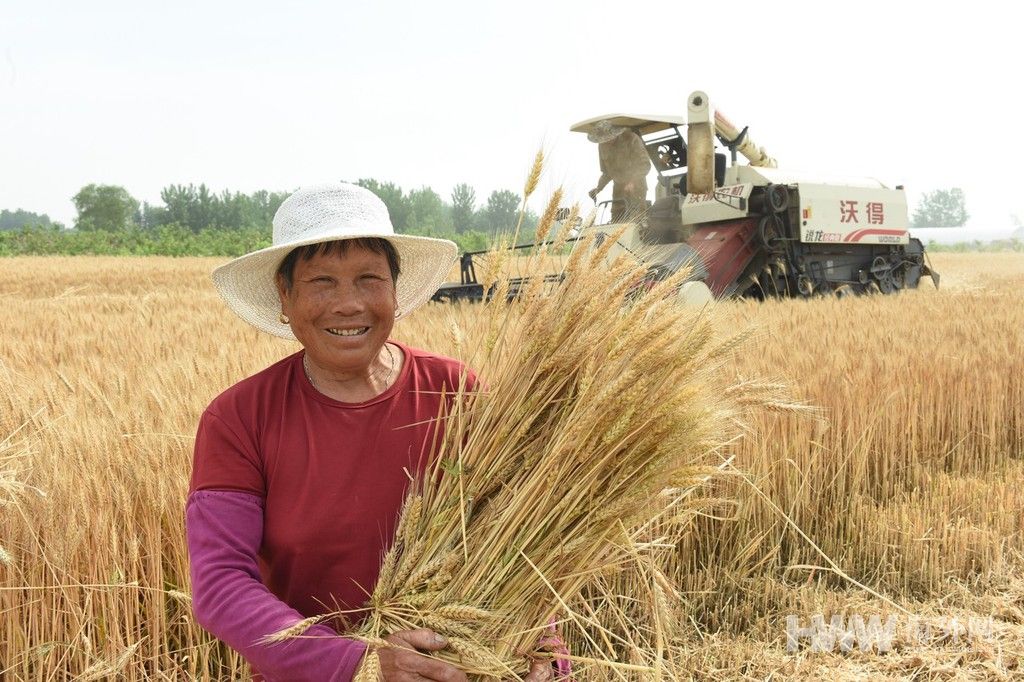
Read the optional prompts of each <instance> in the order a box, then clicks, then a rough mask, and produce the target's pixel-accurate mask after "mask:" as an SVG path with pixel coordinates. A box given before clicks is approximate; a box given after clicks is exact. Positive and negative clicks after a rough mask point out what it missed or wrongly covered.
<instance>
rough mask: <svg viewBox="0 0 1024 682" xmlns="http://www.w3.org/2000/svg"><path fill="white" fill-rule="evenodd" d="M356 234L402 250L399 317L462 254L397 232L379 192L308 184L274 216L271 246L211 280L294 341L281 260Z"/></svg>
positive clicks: (243, 312)
mask: <svg viewBox="0 0 1024 682" xmlns="http://www.w3.org/2000/svg"><path fill="white" fill-rule="evenodd" d="M358 237H378V238H380V239H386V240H387V241H389V242H391V244H392V246H394V247H395V251H397V252H398V257H399V259H400V264H401V273H400V274H399V275H398V280H397V282H396V283H395V295H396V297H397V298H398V307H397V308H396V312H395V317H396V318H399V317H402V316H404V315H407V314H408V313H409V312H411V311H412V310H414V309H415V308H417V307H419V306H420V305H422V304H424V303H426V302H427V301H428V300H429V299H430V297H431V296H432V295H433V294H434V292H435V291H437V288H438V287H439V286H441V284H442V283H443V282H444V280H445V277H446V276H447V274H448V271H449V270H450V269H451V267H452V265H453V264H454V263H455V259H456V258H457V256H458V247H456V245H455V243H454V242H450V241H448V240H447V239H432V238H430V237H416V236H412V235H405V234H395V228H394V226H393V225H392V224H391V216H389V215H388V209H387V207H386V206H385V205H384V202H383V201H381V200H380V199H379V198H377V196H376V195H375V194H374V193H373V192H370V191H369V190H367V189H363V188H362V187H358V186H356V185H350V184H347V183H340V182H339V183H329V184H323V185H314V186H311V187H303V188H302V189H300V190H298V191H296V192H295V193H294V194H292V195H291V196H290V197H288V198H287V199H285V201H284V203H282V204H281V207H280V208H279V209H277V213H276V214H275V215H274V234H273V245H272V246H269V247H267V248H265V249H260V250H259V251H254V252H252V253H248V254H246V255H244V256H241V257H240V258H236V259H234V260H233V261H231V262H230V263H226V264H224V265H222V266H220V267H219V268H217V269H216V270H214V271H213V283H214V284H215V285H216V286H217V290H218V291H219V292H220V295H221V297H223V298H224V301H225V302H226V303H227V304H228V307H229V308H231V309H232V310H233V311H235V313H237V314H238V315H239V317H241V318H242V319H243V320H245V321H246V322H248V323H249V324H251V325H253V326H254V327H256V328H257V329H260V330H262V331H265V332H268V333H270V334H273V335H274V336H280V337H283V338H286V339H294V338H295V335H294V334H292V330H291V327H289V326H288V325H286V324H283V323H282V322H281V321H280V320H279V319H278V315H279V314H280V313H281V301H280V299H279V298H278V296H277V285H276V283H275V281H274V277H275V275H276V274H277V268H278V267H279V266H280V265H281V261H283V260H284V258H285V256H287V255H288V253H289V252H290V251H291V250H292V249H294V248H295V247H297V246H306V245H308V244H317V243H320V242H329V241H334V240H337V239H356V238H358Z"/></svg>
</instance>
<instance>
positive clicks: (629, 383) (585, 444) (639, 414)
mask: <svg viewBox="0 0 1024 682" xmlns="http://www.w3.org/2000/svg"><path fill="white" fill-rule="evenodd" d="M543 223H544V221H543V220H542V221H541V226H542V227H543ZM611 243H613V242H612V240H609V241H608V242H607V244H609V245H610V244H611ZM603 251H604V249H601V248H598V249H595V250H593V251H590V249H589V245H583V247H582V248H581V249H580V250H579V251H578V252H577V256H576V257H574V258H573V259H571V261H570V262H569V263H568V264H567V265H566V270H565V280H564V282H563V283H562V284H561V285H560V286H558V287H555V288H553V289H550V290H548V291H544V290H542V289H541V287H542V284H541V280H540V279H539V278H535V279H534V280H533V281H532V283H531V288H530V289H529V290H527V291H526V292H525V293H524V294H523V295H522V296H521V297H520V298H519V299H517V300H516V301H515V302H514V303H512V304H508V303H506V302H505V297H504V296H503V295H502V293H501V292H500V285H499V295H497V296H495V298H494V299H492V300H491V301H490V302H488V303H486V304H483V305H481V306H479V307H478V308H477V310H476V311H475V314H474V315H473V316H472V317H469V318H465V317H464V318H463V319H462V321H461V322H458V321H454V320H453V325H454V326H451V325H450V326H449V328H450V329H452V331H453V336H455V337H458V338H459V339H461V343H460V348H461V349H462V350H463V351H464V355H463V357H464V359H465V361H466V362H467V364H468V365H469V366H471V367H474V368H477V369H478V370H479V373H480V380H481V384H480V386H481V388H480V389H479V390H477V391H475V392H472V393H468V392H467V393H466V394H465V395H463V393H464V392H465V389H464V390H463V391H462V392H460V393H459V394H458V395H456V396H455V397H454V400H453V401H452V403H451V405H452V407H451V409H450V411H449V412H447V413H446V414H443V415H442V416H441V418H443V419H444V420H445V423H446V430H445V437H444V439H443V440H442V442H441V443H440V445H439V448H438V451H437V454H436V457H435V460H434V461H435V463H436V465H435V467H434V468H433V469H432V470H431V471H429V472H428V475H427V476H426V477H425V478H424V480H421V481H417V482H415V484H414V488H413V494H412V495H411V497H410V498H409V499H408V500H407V504H406V508H405V510H404V512H403V514H402V518H401V521H400V523H399V528H398V532H397V535H396V542H395V545H394V547H393V548H392V550H391V551H390V552H389V554H388V556H387V557H386V558H385V563H384V569H383V570H382V573H381V577H380V580H379V582H378V584H377V587H376V589H375V590H374V593H373V595H372V597H371V600H370V605H371V614H370V616H369V618H368V619H367V621H366V622H365V623H364V625H363V627H362V628H361V630H360V635H361V636H364V637H366V638H367V639H368V640H371V641H373V640H379V639H380V638H381V637H384V636H386V635H388V634H390V633H391V632H394V631H396V630H402V629H409V628H416V627H429V628H431V629H434V630H437V631H439V632H441V633H442V634H444V635H445V636H447V637H448V638H449V641H450V642H451V645H450V646H449V647H448V649H446V650H445V651H443V652H441V653H440V654H438V655H439V656H440V657H441V658H444V659H446V660H449V661H452V662H454V663H456V664H457V665H458V666H459V667H461V668H462V669H463V670H465V671H466V672H467V673H469V674H470V677H471V679H480V680H483V679H510V678H512V679H518V677H519V676H521V675H523V674H525V672H526V670H525V668H526V667H527V661H526V655H527V654H533V655H539V656H544V654H543V652H537V651H535V649H536V647H537V643H538V640H540V639H541V637H542V635H543V632H544V629H545V626H546V625H547V624H548V623H549V622H550V621H551V619H552V618H556V617H558V618H561V619H562V621H563V626H564V629H566V630H570V629H579V630H580V632H581V633H583V634H584V635H585V636H587V637H592V636H594V623H592V622H590V621H589V619H588V618H586V617H585V616H582V617H579V618H578V617H577V614H575V613H573V612H571V610H570V606H569V605H570V604H572V603H574V602H576V601H577V599H578V598H579V595H580V594H581V592H582V590H583V588H584V586H585V585H587V584H588V583H589V582H590V581H591V580H592V579H593V577H594V576H595V575H596V574H599V573H602V572H608V571H610V572H612V573H615V572H618V571H621V570H623V566H625V565H627V564H630V563H632V562H634V561H635V560H636V557H635V554H636V552H635V548H634V547H633V545H632V543H631V542H630V539H629V533H628V532H627V529H631V528H633V527H635V526H636V525H637V524H640V523H643V524H648V523H650V522H652V521H653V520H655V519H657V518H659V517H661V516H662V515H664V514H665V513H666V512H667V511H668V510H669V509H671V510H673V511H674V512H681V511H682V510H683V509H684V508H686V505H687V502H686V501H687V500H688V499H689V498H690V497H691V495H688V494H686V493H680V494H677V496H676V499H675V504H674V505H667V504H660V503H658V502H657V499H658V496H659V494H660V492H661V491H662V490H664V489H666V488H673V489H676V490H685V491H692V490H693V489H694V488H696V487H698V486H700V485H702V484H703V483H704V482H705V481H706V480H707V478H708V477H709V475H710V474H712V473H713V470H711V469H709V466H708V465H709V463H710V462H713V461H717V458H716V457H715V456H714V452H715V450H716V448H717V447H718V446H720V445H721V444H722V443H723V442H724V441H725V440H727V439H728V438H729V437H731V436H732V435H733V433H734V432H735V430H736V427H735V424H734V423H733V420H732V418H733V414H732V410H731V404H732V403H731V401H730V400H729V399H728V398H727V397H725V396H726V395H727V391H725V390H724V389H725V388H726V387H725V385H724V383H723V382H722V381H721V367H722V363H723V360H724V358H725V357H727V355H726V354H724V353H721V352H719V347H718V345H717V344H715V343H714V342H713V336H714V335H713V331H712V327H711V323H710V321H709V319H708V315H707V314H706V313H704V312H701V311H696V310H693V309H685V308H680V307H679V306H677V305H675V304H674V303H673V302H672V300H671V297H669V296H667V294H668V293H669V292H671V291H672V290H673V286H674V283H673V282H666V283H664V284H663V285H661V286H659V287H657V288H655V289H654V290H652V291H651V292H650V293H649V294H646V295H634V296H631V297H628V304H627V303H626V297H627V294H628V293H629V292H630V291H631V290H632V289H633V288H634V287H635V285H636V284H637V282H638V281H639V280H641V279H642V278H643V277H644V275H645V274H646V269H645V268H643V267H638V266H637V265H635V264H632V263H629V262H625V261H624V262H622V263H621V264H620V265H618V266H616V267H613V268H611V269H605V268H604V267H602V265H601V263H602V261H603ZM538 255H542V254H538ZM596 292H600V293H599V295H595V293H596ZM455 314H456V316H457V312H456V313H455ZM664 583H665V585H666V586H668V582H667V581H664ZM658 590H662V588H661V587H660V586H659V587H657V588H656V593H658V594H661V595H662V599H661V603H663V604H664V608H665V609H667V608H668V605H667V604H668V599H669V598H668V596H667V593H665V592H658ZM668 590H669V592H673V590H672V588H671V586H668ZM637 646H638V650H637V651H636V652H634V656H633V660H632V661H622V660H620V657H619V656H617V655H609V653H610V652H605V651H601V650H595V651H594V653H593V655H592V656H581V657H577V668H578V670H579V678H580V679H584V680H585V679H588V678H589V676H590V673H589V672H588V671H589V670H591V669H593V668H598V667H601V666H611V667H615V668H617V669H624V670H631V671H633V672H637V671H642V672H643V673H644V674H646V675H648V677H649V678H650V676H651V675H655V676H657V677H659V678H660V672H659V670H658V666H659V663H658V661H659V660H660V655H659V652H657V651H656V650H653V649H652V650H650V651H648V650H646V649H643V648H641V647H640V643H639V642H638V643H637ZM372 660H373V659H370V661H371V663H370V665H372Z"/></svg>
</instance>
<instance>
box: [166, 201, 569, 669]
mask: <svg viewBox="0 0 1024 682" xmlns="http://www.w3.org/2000/svg"><path fill="white" fill-rule="evenodd" d="M455 255H456V249H455V245H454V244H452V243H451V242H447V241H444V240H438V239H428V238H424V237H414V236H409V235H396V234H394V230H393V228H392V225H391V221H390V218H389V216H388V213H387V209H386V208H385V206H384V204H383V202H381V201H380V199H378V198H377V197H376V196H374V195H373V194H372V193H370V192H368V191H367V190H365V189H362V188H360V187H356V186H353V185H347V184H334V185H322V186H317V187H312V188H307V189H302V190H299V191H298V192H296V193H295V194H293V195H292V196H291V197H289V198H288V199H287V200H286V201H285V202H284V203H283V204H282V205H281V208H280V209H279V210H278V213H277V215H276V216H275V217H274V245H273V246H271V247H270V248H268V249H263V250H262V251H257V252H255V253H251V254H248V255H246V256H242V257H241V258H238V259H235V260H234V261H231V262H230V263H228V264H226V265H224V266H222V267H220V268H218V269H217V270H216V271H215V272H214V282H215V283H216V285H217V287H218V289H219V291H220V293H221V295H222V296H223V297H224V299H225V301H226V302H227V304H228V305H229V307H231V308H232V310H234V311H235V312H236V313H238V314H239V315H240V316H241V317H242V318H244V319H245V320H247V321H248V322H250V323H251V324H253V325H254V326H256V327H257V328H259V329H262V330H264V331H267V332H269V333H271V334H275V335H277V336H282V337H285V338H295V339H298V341H299V342H300V343H301V344H302V346H303V350H302V351H299V352H298V353H295V354H293V355H291V356H289V357H286V358H284V359H283V360H281V361H279V362H277V363H275V364H273V365H271V366H270V367H268V368H267V369H265V370H263V371H261V372H259V373H257V374H255V375H253V376H251V377H249V378H248V379H245V380H243V381H241V382H239V383H237V384H235V385H234V386H232V387H230V388H228V389H227V390H226V391H224V393H222V394H221V395H219V396H218V397H217V398H216V399H214V401H213V402H212V403H211V404H210V405H209V407H208V408H207V409H206V411H205V412H204V413H203V416H202V418H201V419H200V423H199V428H198V432H197V434H196V444H195V456H194V460H193V472H192V481H191V485H190V490H189V497H188V502H187V504H186V514H185V517H186V519H185V524H186V535H187V539H188V547H189V556H190V570H191V576H192V596H193V611H194V613H195V616H196V620H197V621H198V622H199V623H200V624H201V625H202V626H203V627H205V628H206V629H207V630H209V631H210V632H211V633H213V634H214V635H216V636H217V637H219V638H220V639H221V640H223V641H224V642H226V643H227V644H229V645H230V646H231V647H233V648H234V649H236V650H238V651H239V652H241V654H242V655H243V656H244V657H245V658H246V660H247V661H248V662H249V663H250V664H251V665H252V667H253V672H254V675H255V676H256V678H258V679H267V680H285V679H286V680H350V679H352V677H353V675H354V674H355V672H356V670H357V668H358V666H359V664H360V661H361V660H363V657H364V653H365V651H366V647H365V645H364V644H362V643H360V642H357V641H356V640H354V639H348V638H346V637H344V634H345V633H346V632H347V631H348V630H349V629H350V628H351V627H352V626H353V625H356V624H358V623H359V621H360V620H361V618H362V617H363V614H364V612H363V611H362V607H363V606H364V604H365V601H366V597H367V595H369V594H371V593H372V592H373V588H374V585H375V584H376V582H377V577H378V574H379V572H380V563H381V558H382V555H383V553H384V551H385V550H386V549H387V548H388V547H389V546H390V544H391V542H392V540H393V537H394V532H395V523H396V521H397V518H398V512H399V509H400V507H401V504H402V500H403V499H404V496H405V493H406V490H407V487H408V485H409V481H410V475H415V474H417V473H422V472H423V471H424V470H425V468H426V466H427V464H428V463H429V460H430V457H431V455H432V452H431V449H430V448H431V445H432V444H433V443H434V442H435V441H436V439H437V436H439V435H441V434H440V431H441V429H442V428H443V427H442V426H441V425H439V424H437V423H436V421H437V420H436V417H437V415H438V414H439V411H440V408H441V401H442V400H446V399H447V398H445V397H444V396H445V395H449V396H450V395H451V394H452V393H454V392H455V391H456V390H457V389H458V388H459V387H460V386H461V385H468V386H472V385H473V383H474V382H475V377H474V375H473V374H472V373H471V372H470V371H469V370H468V369H466V368H465V367H463V366H462V364H461V363H459V362H457V361H456V360H453V359H450V358H445V357H442V356H439V355H434V354H432V353H428V352H426V351H422V350H418V349H415V348H411V347H409V346H406V345H403V344H400V343H397V342H392V341H390V340H389V337H390V334H391V330H392V327H393V326H394V322H395V320H396V319H398V318H399V317H401V316H403V315H405V314H406V313H408V312H409V311H411V310H412V309H414V308H416V307H417V306H419V305H421V304H422V303H424V302H425V301H427V300H428V299H429V298H430V295H431V294H432V293H433V292H434V291H435V290H436V289H437V286H438V285H439V284H440V283H441V281H442V280H443V279H444V277H445V275H446V274H447V272H448V270H449V268H450V267H451V266H452V264H453V263H454V260H455ZM337 611H340V612H345V613H346V614H347V617H345V618H344V620H341V619H337V620H335V621H332V622H331V623H330V625H327V624H319V625H312V626H311V627H308V628H306V627H304V626H305V624H306V623H305V622H304V620H305V619H307V618H311V617H316V616H319V615H321V614H327V613H332V612H337ZM287 628H293V629H295V628H297V629H298V631H299V632H301V633H302V634H304V635H305V637H302V638H297V639H293V640H290V641H288V642H286V643H283V644H276V645H272V644H266V643H261V640H263V639H265V638H266V637H268V636H269V635H272V634H274V633H277V632H279V631H281V630H284V629H287ZM339 635H341V636H339ZM387 639H388V641H389V642H390V646H386V647H381V648H379V649H378V650H377V654H378V656H377V657H374V658H373V659H372V660H373V661H374V664H376V662H378V661H379V664H380V668H381V675H382V678H383V679H385V680H399V681H403V680H424V679H426V680H446V681H449V682H453V681H458V680H465V679H466V676H465V675H464V674H463V673H462V672H461V671H459V670H458V669H457V668H455V667H454V666H452V665H450V664H448V663H445V662H442V661H440V660H437V659H433V658H429V657H426V656H422V655H421V652H429V651H437V650H439V649H442V648H444V647H445V646H446V641H445V640H444V638H442V637H440V636H438V635H436V634H435V633H434V632H431V631H430V630H424V629H419V630H405V631H400V632H395V633H392V634H391V635H390V636H389V637H388V638H387ZM552 676H553V673H552V669H551V667H550V666H549V665H547V664H545V663H540V662H538V663H536V664H535V665H534V667H533V670H532V672H531V673H530V676H529V677H528V678H527V679H529V680H531V681H533V682H537V681H540V680H546V679H551V678H552Z"/></svg>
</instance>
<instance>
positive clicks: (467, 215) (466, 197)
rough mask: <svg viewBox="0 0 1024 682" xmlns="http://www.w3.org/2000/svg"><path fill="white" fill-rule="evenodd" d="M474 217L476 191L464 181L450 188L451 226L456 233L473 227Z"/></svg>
mask: <svg viewBox="0 0 1024 682" xmlns="http://www.w3.org/2000/svg"><path fill="white" fill-rule="evenodd" d="M475 217H476V192H475V191H474V190H473V188H472V187H470V186H469V185H467V184H466V183H461V184H458V185H455V187H454V188H453V189H452V226H453V227H454V228H455V231H456V232H458V233H460V234H461V233H463V232H468V231H469V230H471V229H472V228H473V225H474V218H475Z"/></svg>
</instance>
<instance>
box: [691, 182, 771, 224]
mask: <svg viewBox="0 0 1024 682" xmlns="http://www.w3.org/2000/svg"><path fill="white" fill-rule="evenodd" d="M753 189H754V185H753V183H749V182H744V183H740V184H738V185H726V186H724V187H719V188H717V189H716V190H715V191H714V193H709V194H687V195H686V198H685V199H683V205H682V207H681V208H682V212H683V224H684V225H695V224H697V223H710V222H715V221H718V220H730V219H734V218H746V217H747V216H748V215H750V214H749V212H748V209H749V205H748V204H749V202H750V193H751V192H752V191H753Z"/></svg>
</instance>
